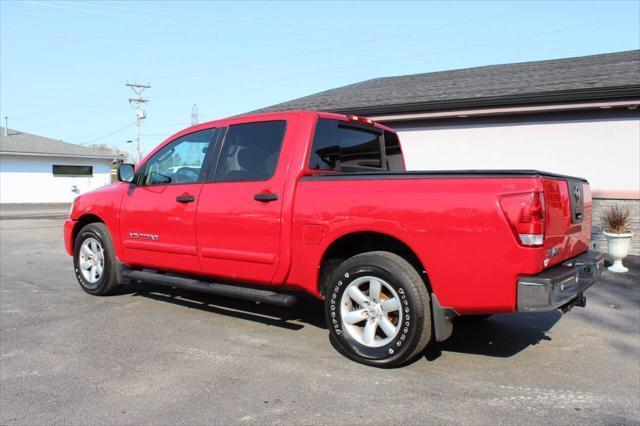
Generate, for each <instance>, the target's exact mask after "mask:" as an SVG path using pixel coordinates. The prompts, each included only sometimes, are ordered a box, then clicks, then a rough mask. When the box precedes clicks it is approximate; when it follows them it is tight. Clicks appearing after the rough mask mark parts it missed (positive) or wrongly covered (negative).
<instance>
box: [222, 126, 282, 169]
mask: <svg viewBox="0 0 640 426" xmlns="http://www.w3.org/2000/svg"><path fill="white" fill-rule="evenodd" d="M286 124H287V122H286V121H284V120H278V121H261V122H256V123H244V124H237V125H233V126H230V127H229V130H227V134H226V136H225V138H224V143H223V145H222V151H221V153H220V160H219V161H218V167H217V169H216V181H218V182H234V181H236V182H237V181H260V180H267V179H270V178H271V177H272V176H273V174H274V173H275V171H276V166H277V164H278V158H279V157H280V149H281V148H282V140H283V139H284V134H285V130H286Z"/></svg>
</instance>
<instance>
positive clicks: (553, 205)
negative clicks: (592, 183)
mask: <svg viewBox="0 0 640 426" xmlns="http://www.w3.org/2000/svg"><path fill="white" fill-rule="evenodd" d="M542 187H543V191H544V202H545V210H546V214H545V221H546V231H545V242H544V248H545V254H546V256H545V259H549V263H548V265H547V266H553V265H557V264H558V263H561V262H563V261H565V260H567V259H570V258H572V257H575V256H578V255H579V254H581V253H583V252H585V251H587V250H588V249H589V240H590V236H591V211H592V201H591V191H590V189H589V183H588V182H586V181H584V180H580V179H574V178H568V179H556V178H552V179H550V178H544V179H542Z"/></svg>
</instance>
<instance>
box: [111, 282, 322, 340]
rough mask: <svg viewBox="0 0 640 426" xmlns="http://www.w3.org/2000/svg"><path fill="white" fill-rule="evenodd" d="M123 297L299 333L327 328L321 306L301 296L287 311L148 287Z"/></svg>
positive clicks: (131, 288) (133, 288)
mask: <svg viewBox="0 0 640 426" xmlns="http://www.w3.org/2000/svg"><path fill="white" fill-rule="evenodd" d="M122 293H130V294H132V295H133V296H141V297H144V298H147V299H153V300H157V301H162V302H167V303H173V304H175V305H180V306H184V307H186V308H190V309H199V310H202V311H206V312H211V313H214V314H218V315H225V316H228V317H233V318H238V319H244V320H249V321H255V322H258V323H261V324H265V325H268V326H273V327H280V328H284V329H287V330H294V331H295V330H300V329H302V328H304V326H305V324H306V325H311V326H314V327H319V328H322V329H326V328H327V326H326V324H325V322H324V316H323V312H322V310H323V305H322V302H320V301H318V300H315V299H313V298H311V297H305V296H301V297H299V298H298V303H297V304H296V306H294V307H292V308H285V307H281V306H274V305H269V304H265V303H256V302H249V301H244V300H238V299H232V298H228V297H222V296H215V295H210V294H206V293H196V292H190V291H186V290H180V289H175V288H170V287H164V286H156V285H153V284H147V283H140V284H127V285H123V286H122V291H121V292H120V294H122Z"/></svg>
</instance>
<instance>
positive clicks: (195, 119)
mask: <svg viewBox="0 0 640 426" xmlns="http://www.w3.org/2000/svg"><path fill="white" fill-rule="evenodd" d="M196 124H198V104H193V106H192V107H191V125H192V126H195V125H196Z"/></svg>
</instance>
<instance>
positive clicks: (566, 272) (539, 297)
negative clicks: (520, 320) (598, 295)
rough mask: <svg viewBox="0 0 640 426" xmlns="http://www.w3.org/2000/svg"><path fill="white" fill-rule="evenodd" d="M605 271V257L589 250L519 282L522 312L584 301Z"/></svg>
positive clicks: (550, 308)
mask: <svg viewBox="0 0 640 426" xmlns="http://www.w3.org/2000/svg"><path fill="white" fill-rule="evenodd" d="M603 269H604V254H603V253H599V252H596V251H591V250H590V251H588V252H586V253H583V254H581V255H580V256H577V257H574V258H573V259H570V260H568V261H566V262H564V263H563V264H561V265H558V266H554V267H552V268H549V269H547V270H545V271H542V272H541V273H539V274H538V275H533V276H523V277H520V278H519V279H518V301H517V302H518V311H520V312H544V311H551V310H553V309H557V308H562V307H563V306H567V305H569V306H570V305H571V304H572V302H573V301H575V300H578V299H580V300H581V301H582V300H583V296H582V293H583V292H584V291H585V290H586V289H587V288H589V287H590V286H591V285H592V284H593V283H595V282H596V281H597V280H598V279H599V278H600V275H601V274H602V270H603Z"/></svg>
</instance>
